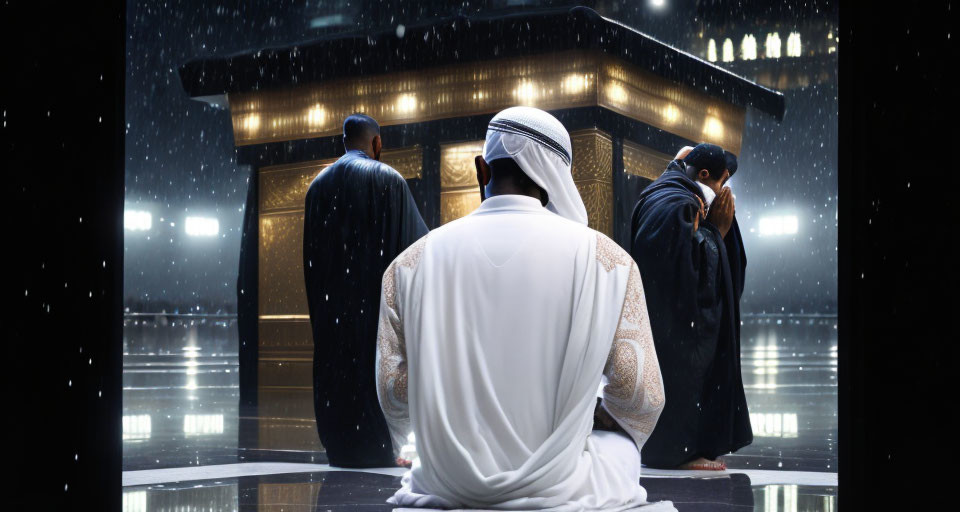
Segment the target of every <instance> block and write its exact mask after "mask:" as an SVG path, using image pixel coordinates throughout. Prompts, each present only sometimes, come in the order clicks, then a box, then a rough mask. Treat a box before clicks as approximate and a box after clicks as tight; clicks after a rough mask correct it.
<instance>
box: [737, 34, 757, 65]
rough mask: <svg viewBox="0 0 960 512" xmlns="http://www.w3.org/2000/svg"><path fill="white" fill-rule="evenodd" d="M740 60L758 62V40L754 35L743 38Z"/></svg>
mask: <svg viewBox="0 0 960 512" xmlns="http://www.w3.org/2000/svg"><path fill="white" fill-rule="evenodd" d="M740 58H741V59H743V60H756V58H757V38H755V37H753V34H747V35H745V36H743V42H741V43H740Z"/></svg>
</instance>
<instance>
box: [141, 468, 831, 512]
mask: <svg viewBox="0 0 960 512" xmlns="http://www.w3.org/2000/svg"><path fill="white" fill-rule="evenodd" d="M241 466H246V464H243V465H241ZM210 469H212V468H210ZM374 471H376V470H374ZM150 472H152V471H146V472H143V473H150ZM388 472H390V470H384V473H377V472H373V471H371V472H361V471H338V470H327V471H315V472H297V473H276V474H263V475H244V476H231V477H224V478H209V479H204V480H185V481H179V482H173V483H171V482H165V483H153V484H146V485H132V486H125V487H124V490H123V510H124V512H148V511H149V512H155V511H177V512H192V511H201V510H203V511H238V510H257V511H280V510H284V511H303V512H307V511H334V510H371V511H374V510H383V511H389V510H393V506H391V505H390V504H388V503H386V499H387V498H389V497H390V496H391V495H392V494H393V492H394V491H395V490H396V489H397V488H398V487H399V486H400V477H399V476H397V475H396V474H385V473H388ZM751 478H754V479H757V478H758V477H757V475H756V474H753V475H751V474H744V473H736V472H732V473H730V472H728V473H726V474H723V475H716V476H712V477H695V476H694V477H677V476H650V477H643V478H641V485H643V487H644V488H645V489H646V490H647V493H648V500H649V501H661V500H669V501H671V502H672V503H673V504H674V506H675V507H676V508H677V510H679V511H681V512H687V511H707V510H760V511H771V512H772V511H784V512H796V511H834V510H836V508H837V487H836V485H835V483H834V484H832V485H810V484H782V483H775V484H774V483H766V484H761V485H757V484H756V483H755V482H754V481H752V480H751ZM764 478H766V477H765V476H761V477H760V478H759V479H760V480H763V479H764Z"/></svg>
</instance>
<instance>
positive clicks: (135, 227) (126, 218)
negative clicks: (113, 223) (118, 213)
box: [123, 210, 153, 231]
mask: <svg viewBox="0 0 960 512" xmlns="http://www.w3.org/2000/svg"><path fill="white" fill-rule="evenodd" d="M151 226H153V216H152V215H150V212H144V211H140V210H124V211H123V227H125V228H127V229H128V230H130V231H149V230H150V227H151Z"/></svg>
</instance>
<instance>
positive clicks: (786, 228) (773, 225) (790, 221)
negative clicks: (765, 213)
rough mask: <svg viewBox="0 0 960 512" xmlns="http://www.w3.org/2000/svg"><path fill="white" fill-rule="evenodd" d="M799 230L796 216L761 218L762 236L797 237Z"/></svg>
mask: <svg viewBox="0 0 960 512" xmlns="http://www.w3.org/2000/svg"><path fill="white" fill-rule="evenodd" d="M798 228H799V221H798V220H797V216H796V215H782V216H781V215H775V216H769V217H761V218H760V224H759V229H758V231H759V232H760V236H778V235H795V234H797V230H798Z"/></svg>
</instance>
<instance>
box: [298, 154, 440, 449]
mask: <svg viewBox="0 0 960 512" xmlns="http://www.w3.org/2000/svg"><path fill="white" fill-rule="evenodd" d="M426 233H427V226H426V224H424V222H423V219H422V218H421V217H420V213H419V211H418V210H417V206H416V203H414V200H413V196H411V194H410V189H409V188H408V187H407V183H406V181H404V179H403V177H402V176H400V174H399V173H398V172H397V171H395V170H393V169H392V168H391V167H390V166H388V165H386V164H383V163H381V162H378V161H376V160H374V159H372V158H369V157H368V156H367V155H366V154H365V153H363V152H362V151H358V150H351V151H348V152H347V154H345V155H344V156H343V157H342V158H340V159H339V160H337V161H336V162H335V163H334V164H333V165H331V166H329V167H327V168H326V169H324V170H323V171H321V172H320V174H319V175H317V177H316V178H315V179H314V180H313V183H312V184H311V185H310V188H309V189H308V190H307V197H306V205H305V214H304V233H303V273H304V278H305V280H306V290H307V304H308V306H309V309H310V324H311V327H312V329H313V343H314V352H313V354H314V355H313V398H314V411H315V413H316V417H317V431H318V433H319V435H320V441H321V442H322V443H323V446H324V447H325V448H326V450H327V458H328V459H329V461H330V464H331V465H334V466H343V467H384V466H394V465H396V463H395V461H394V458H393V448H392V446H391V441H390V434H389V432H388V431H387V423H386V420H384V418H383V412H381V410H380V403H379V401H378V400H377V388H376V382H375V370H374V359H375V357H376V348H377V320H378V314H379V309H380V283H381V279H382V278H383V272H384V270H386V268H387V265H389V264H390V262H392V261H393V259H394V258H396V257H397V255H398V254H400V253H401V252H403V250H404V249H406V248H407V247H408V246H410V244H412V243H413V242H415V241H417V239H419V238H420V237H421V236H423V235H425V234H426Z"/></svg>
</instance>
